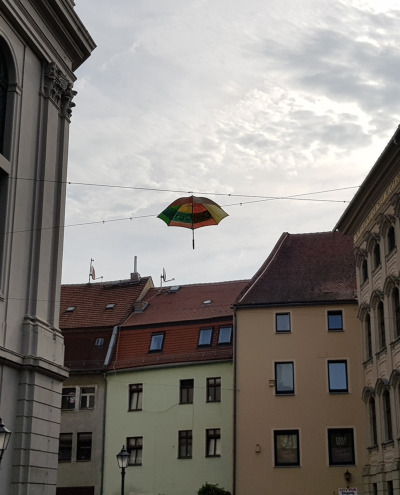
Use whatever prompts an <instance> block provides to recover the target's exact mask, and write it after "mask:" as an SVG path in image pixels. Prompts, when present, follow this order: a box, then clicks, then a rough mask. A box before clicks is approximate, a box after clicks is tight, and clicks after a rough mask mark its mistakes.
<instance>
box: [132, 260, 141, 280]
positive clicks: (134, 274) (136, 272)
mask: <svg viewBox="0 0 400 495" xmlns="http://www.w3.org/2000/svg"><path fill="white" fill-rule="evenodd" d="M131 280H132V281H133V282H140V274H139V273H138V271H137V256H135V257H134V258H133V273H131Z"/></svg>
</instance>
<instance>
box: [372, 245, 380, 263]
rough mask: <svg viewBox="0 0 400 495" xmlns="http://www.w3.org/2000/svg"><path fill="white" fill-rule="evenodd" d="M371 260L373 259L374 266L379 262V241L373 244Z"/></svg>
mask: <svg viewBox="0 0 400 495" xmlns="http://www.w3.org/2000/svg"><path fill="white" fill-rule="evenodd" d="M372 256H373V260H374V268H378V267H379V266H380V264H381V247H380V245H379V242H377V243H376V244H375V245H374V250H373V252H372Z"/></svg>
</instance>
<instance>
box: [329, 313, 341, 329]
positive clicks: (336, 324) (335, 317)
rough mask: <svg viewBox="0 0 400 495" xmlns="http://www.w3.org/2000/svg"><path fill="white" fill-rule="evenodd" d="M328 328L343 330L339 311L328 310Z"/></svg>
mask: <svg viewBox="0 0 400 495" xmlns="http://www.w3.org/2000/svg"><path fill="white" fill-rule="evenodd" d="M328 330H343V315H342V312H341V311H328Z"/></svg>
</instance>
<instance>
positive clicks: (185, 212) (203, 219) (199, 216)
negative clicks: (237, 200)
mask: <svg viewBox="0 0 400 495" xmlns="http://www.w3.org/2000/svg"><path fill="white" fill-rule="evenodd" d="M227 216H228V213H226V212H225V211H224V210H223V209H222V208H221V207H220V206H219V205H217V203H214V201H212V200H211V199H208V198H199V197H196V196H188V197H186V198H179V199H177V200H175V201H173V202H172V203H171V204H170V205H169V206H168V208H166V209H165V210H164V211H163V212H161V213H160V214H159V215H158V218H161V220H164V222H165V223H166V224H167V225H169V226H170V227H185V228H187V229H192V232H193V236H192V244H193V249H194V229H198V228H200V227H206V226H208V225H218V224H219V222H220V221H221V220H222V219H223V218H225V217H227Z"/></svg>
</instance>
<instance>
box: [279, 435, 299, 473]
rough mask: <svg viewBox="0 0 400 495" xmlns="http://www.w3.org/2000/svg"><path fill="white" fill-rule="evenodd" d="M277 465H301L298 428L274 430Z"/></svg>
mask: <svg viewBox="0 0 400 495" xmlns="http://www.w3.org/2000/svg"><path fill="white" fill-rule="evenodd" d="M274 447H275V466H299V465H300V454H299V432H298V431H297V430H276V431H274Z"/></svg>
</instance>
